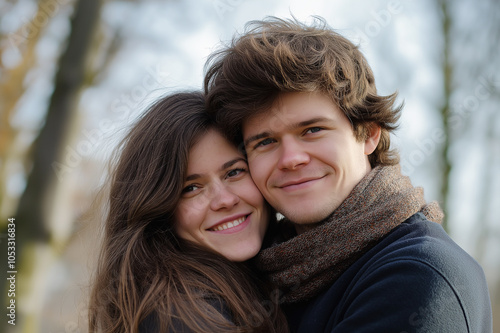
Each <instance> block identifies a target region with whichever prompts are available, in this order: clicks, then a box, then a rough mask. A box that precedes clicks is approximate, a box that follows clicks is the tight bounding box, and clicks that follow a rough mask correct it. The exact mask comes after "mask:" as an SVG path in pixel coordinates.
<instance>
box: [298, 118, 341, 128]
mask: <svg viewBox="0 0 500 333" xmlns="http://www.w3.org/2000/svg"><path fill="white" fill-rule="evenodd" d="M330 121H332V119H330V118H325V117H316V118H311V119H307V120H304V121H301V122H298V123H296V124H293V125H292V128H301V127H306V126H309V125H313V124H316V123H322V122H330Z"/></svg>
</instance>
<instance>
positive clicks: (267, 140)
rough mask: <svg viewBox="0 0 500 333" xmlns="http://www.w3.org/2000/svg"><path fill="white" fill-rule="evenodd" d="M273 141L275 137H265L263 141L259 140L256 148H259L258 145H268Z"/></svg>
mask: <svg viewBox="0 0 500 333" xmlns="http://www.w3.org/2000/svg"><path fill="white" fill-rule="evenodd" d="M273 142H274V140H273V139H271V138H267V139H264V140H262V141H259V143H257V144H256V145H255V147H254V148H258V147H262V146H267V145H268V144H271V143H273Z"/></svg>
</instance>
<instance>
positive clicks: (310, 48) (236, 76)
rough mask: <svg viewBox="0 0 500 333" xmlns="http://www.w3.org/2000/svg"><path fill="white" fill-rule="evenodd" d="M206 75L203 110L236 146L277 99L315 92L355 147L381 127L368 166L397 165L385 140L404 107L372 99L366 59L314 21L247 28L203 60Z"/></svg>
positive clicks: (372, 84)
mask: <svg viewBox="0 0 500 333" xmlns="http://www.w3.org/2000/svg"><path fill="white" fill-rule="evenodd" d="M206 72H207V73H206V76H205V82H204V87H205V92H206V94H207V103H208V110H209V112H210V113H211V114H212V115H213V116H214V117H215V118H216V120H217V122H218V123H220V124H221V126H222V127H223V130H224V131H225V132H227V133H228V134H229V135H230V137H231V138H232V139H233V140H234V141H241V126H242V123H243V122H244V121H245V120H246V119H248V118H249V117H251V116H254V115H256V114H259V113H260V112H269V111H270V110H272V107H273V103H274V102H275V100H276V98H277V97H278V96H279V95H280V94H281V93H285V92H320V93H324V94H326V95H328V96H329V97H330V98H332V100H333V101H334V102H335V103H336V105H337V106H338V107H339V108H340V109H341V110H342V112H344V114H345V115H346V116H347V118H348V119H349V120H350V122H351V124H352V126H353V131H354V134H355V136H356V138H357V139H358V140H363V139H365V138H366V137H367V136H368V133H369V130H370V126H372V125H373V124H377V125H378V126H380V127H381V130H382V132H381V138H380V142H379V144H378V146H377V148H376V150H375V152H374V153H372V154H371V155H370V156H369V159H370V163H371V165H372V166H375V165H393V164H396V163H398V162H399V156H398V154H397V152H396V151H393V150H390V137H389V134H390V132H391V131H393V130H394V129H395V128H396V127H397V125H396V123H397V121H398V119H399V115H400V111H401V108H402V105H400V106H396V105H395V99H396V93H394V94H392V95H389V96H380V95H378V94H377V90H376V87H375V80H374V76H373V72H372V70H371V68H370V66H369V65H368V63H367V61H366V59H365V57H364V56H363V55H362V53H361V52H360V51H359V50H358V48H357V47H356V46H355V45H354V44H353V43H351V42H350V41H349V40H347V39H346V38H344V37H343V36H341V35H340V34H338V33H336V32H335V31H333V30H332V29H331V28H330V27H329V26H328V25H327V23H326V22H325V20H324V19H322V18H320V17H315V18H314V21H313V23H312V24H310V25H306V24H304V23H301V22H299V21H298V20H296V19H295V18H294V19H290V20H284V19H279V18H276V17H269V18H267V19H265V20H262V21H252V22H249V23H248V24H247V25H246V29H245V32H244V33H243V34H241V35H236V36H235V37H234V38H233V40H232V42H231V44H230V45H228V46H226V47H224V48H223V49H221V50H220V51H217V52H215V53H213V54H212V55H211V56H210V57H209V59H208V61H207V64H206Z"/></svg>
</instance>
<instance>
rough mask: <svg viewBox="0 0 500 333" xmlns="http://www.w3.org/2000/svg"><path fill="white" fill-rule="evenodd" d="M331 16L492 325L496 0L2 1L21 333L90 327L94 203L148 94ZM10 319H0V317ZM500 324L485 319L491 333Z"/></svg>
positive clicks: (0, 185)
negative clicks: (259, 28) (397, 111)
mask: <svg viewBox="0 0 500 333" xmlns="http://www.w3.org/2000/svg"><path fill="white" fill-rule="evenodd" d="M267 15H275V16H279V17H287V18H289V17H291V15H294V16H295V17H297V18H298V19H301V20H304V21H308V20H311V17H312V16H313V15H319V16H322V17H324V18H326V19H327V21H328V22H329V24H330V25H331V26H332V27H333V28H335V29H337V30H338V31H339V32H340V33H342V34H344V35H345V36H346V37H348V38H350V39H351V40H352V41H353V42H355V43H357V44H359V46H360V48H361V50H362V51H363V52H364V53H365V55H366V56H367V58H368V61H369V62H370V64H371V65H372V68H373V70H374V72H375V77H376V80H377V85H378V89H379V92H380V93H382V94H389V93H392V92H393V91H396V90H397V91H399V99H400V101H401V102H403V101H404V103H405V111H404V114H403V117H402V119H401V124H400V129H399V130H398V131H397V132H396V135H395V136H394V137H393V143H394V145H395V146H397V147H398V149H399V150H400V152H401V156H402V169H403V172H404V173H406V174H408V175H409V176H410V177H411V179H412V181H413V183H414V184H416V185H421V186H423V187H424V189H425V191H426V192H425V195H426V198H427V199H428V200H438V201H439V202H440V203H441V205H442V206H443V208H444V209H445V211H446V216H447V218H446V223H445V228H446V229H447V230H448V232H449V233H450V235H451V236H452V238H453V239H455V241H456V242H457V243H459V244H460V245H461V246H462V247H463V248H464V249H465V250H466V251H468V252H469V253H470V254H471V255H472V256H473V257H475V258H476V259H477V260H478V261H479V262H480V263H481V265H482V266H483V268H484V270H485V272H486V275H487V279H488V283H489V288H490V296H491V300H492V304H493V310H494V318H496V319H495V320H497V318H500V276H499V272H500V262H499V260H498V259H497V258H498V257H499V254H500V244H499V240H500V225H499V223H498V221H499V217H498V216H499V215H500V208H499V207H500V205H499V204H500V112H499V111H498V109H499V108H498V106H499V105H500V58H499V57H498V54H500V52H499V51H500V3H499V2H498V1H495V0H484V1H480V2H476V1H472V0H455V1H451V0H439V1H431V0H426V1H419V2H416V1H410V0H395V1H394V0H391V1H373V0H357V1H348V0H337V1H326V0H323V1H320V0H310V1H307V3H306V2H304V1H299V0H297V1H293V0H290V1H287V0H252V1H249V0H201V1H196V0H166V1H160V0H145V1H134V0H122V1H114V0H73V1H72V0H40V1H33V0H18V1H9V0H4V1H0V250H1V252H0V253H2V255H1V259H0V262H1V263H2V264H1V265H0V267H1V268H2V270H1V272H0V289H1V290H2V308H3V309H5V307H4V306H6V305H7V302H8V301H9V298H8V297H7V289H8V288H7V285H6V283H5V281H6V274H7V273H6V272H7V270H8V269H7V249H6V239H7V236H6V233H7V230H6V227H7V220H8V218H12V217H14V218H15V219H16V266H17V267H16V268H17V271H18V274H17V276H16V278H17V279H16V326H12V325H8V324H7V320H6V319H5V314H3V315H2V318H3V319H2V321H1V323H0V331H5V332H30V333H36V332H54V333H56V332H57V333H59V332H87V324H86V315H87V311H86V302H87V296H88V288H89V277H90V276H91V274H92V270H93V267H94V263H95V256H96V250H97V249H98V247H99V237H100V235H101V232H100V231H101V227H102V221H103V217H104V213H103V211H102V210H99V209H97V208H96V207H97V206H94V203H95V202H97V200H96V198H97V197H98V194H99V193H100V192H99V189H100V187H101V186H102V185H103V183H104V182H105V179H106V178H105V177H106V174H107V169H106V166H107V162H108V160H109V158H110V154H111V153H112V151H113V147H114V145H115V144H116V143H117V141H118V140H119V139H120V138H121V136H122V135H123V133H124V131H125V130H126V129H127V127H128V126H130V124H131V123H132V122H133V120H134V119H135V117H137V115H138V114H140V112H141V111H142V110H143V109H144V108H145V107H146V106H147V105H148V104H149V103H150V102H151V101H153V100H154V99H155V98H157V97H158V96H160V95H162V94H165V93H168V92H171V91H176V90H184V89H200V88H201V87H202V80H203V65H204V62H205V60H206V58H207V56H208V55H209V54H210V53H211V52H212V51H214V50H216V49H217V48H218V47H220V46H221V42H222V43H223V42H227V41H229V40H230V38H231V37H232V35H233V34H234V33H235V32H236V31H239V32H241V31H242V30H243V28H244V24H245V23H246V22H248V21H250V20H255V19H262V18H263V17H265V16H267ZM4 311H5V310H4ZM498 325H499V323H498V322H495V323H494V326H495V327H497V326H498ZM496 331H499V332H500V330H498V329H497V330H496Z"/></svg>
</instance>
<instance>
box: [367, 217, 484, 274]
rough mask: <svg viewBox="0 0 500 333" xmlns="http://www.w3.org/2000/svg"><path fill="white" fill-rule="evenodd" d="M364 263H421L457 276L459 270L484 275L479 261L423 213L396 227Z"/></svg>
mask: <svg viewBox="0 0 500 333" xmlns="http://www.w3.org/2000/svg"><path fill="white" fill-rule="evenodd" d="M370 257H371V258H370ZM365 259H367V260H369V261H370V263H374V261H378V263H379V264H381V263H382V262H388V261H395V260H405V261H406V260H409V261H418V262H421V263H426V264H428V265H430V266H432V267H435V268H436V269H438V270H444V271H448V270H452V271H453V272H454V273H456V270H457V268H459V267H463V268H464V269H465V268H474V269H476V270H479V271H481V272H482V269H481V267H480V265H479V264H478V263H477V261H476V260H475V259H474V258H473V257H472V256H471V255H469V254H468V253H467V252H466V251H465V250H464V249H463V248H461V247H460V246H459V245H458V244H457V243H456V242H455V241H453V239H451V238H450V236H449V235H448V234H447V233H446V231H445V230H444V229H443V228H442V226H441V225H440V224H438V223H435V222H431V221H429V220H427V219H426V218H425V216H424V215H423V214H421V213H417V214H415V215H413V216H411V217H410V218H409V219H407V220H406V221H405V222H403V223H402V224H401V225H399V226H398V227H396V228H395V229H394V230H393V231H392V232H391V233H389V234H388V235H387V236H386V237H385V238H384V239H382V240H381V241H380V242H379V243H378V244H377V245H376V246H375V247H374V248H372V249H371V250H370V251H369V252H368V253H367V258H365Z"/></svg>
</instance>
